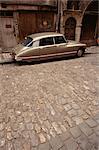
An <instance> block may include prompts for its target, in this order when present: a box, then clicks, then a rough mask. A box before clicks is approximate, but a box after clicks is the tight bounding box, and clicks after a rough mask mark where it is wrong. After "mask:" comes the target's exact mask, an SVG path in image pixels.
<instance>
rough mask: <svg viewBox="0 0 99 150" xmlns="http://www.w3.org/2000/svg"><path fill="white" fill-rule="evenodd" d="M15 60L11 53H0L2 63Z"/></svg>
mask: <svg viewBox="0 0 99 150" xmlns="http://www.w3.org/2000/svg"><path fill="white" fill-rule="evenodd" d="M6 62H13V59H12V56H11V55H10V53H1V54H0V63H1V64H2V63H6Z"/></svg>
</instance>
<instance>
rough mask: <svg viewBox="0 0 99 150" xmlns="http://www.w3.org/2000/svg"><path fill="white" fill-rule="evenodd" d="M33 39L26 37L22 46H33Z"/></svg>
mask: <svg viewBox="0 0 99 150" xmlns="http://www.w3.org/2000/svg"><path fill="white" fill-rule="evenodd" d="M32 41H33V39H32V38H31V37H26V38H25V39H24V40H23V41H22V42H21V44H22V45H23V46H28V47H29V46H32V44H33V42H32Z"/></svg>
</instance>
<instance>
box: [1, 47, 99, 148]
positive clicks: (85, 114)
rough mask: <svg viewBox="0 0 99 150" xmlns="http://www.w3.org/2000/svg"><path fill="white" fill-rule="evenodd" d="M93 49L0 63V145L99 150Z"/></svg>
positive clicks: (97, 55) (98, 60) (98, 68)
mask: <svg viewBox="0 0 99 150" xmlns="http://www.w3.org/2000/svg"><path fill="white" fill-rule="evenodd" d="M98 74H99V48H98V47H96V46H94V47H90V48H87V50H86V53H85V56H84V57H81V58H66V59H61V60H56V61H49V62H42V63H36V64H23V65H22V64H21V65H20V64H17V63H8V64H3V65H2V64H0V150H99V76H98Z"/></svg>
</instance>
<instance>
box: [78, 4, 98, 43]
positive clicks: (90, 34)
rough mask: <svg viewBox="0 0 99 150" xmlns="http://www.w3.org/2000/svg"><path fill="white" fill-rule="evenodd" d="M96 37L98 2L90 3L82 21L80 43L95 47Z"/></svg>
mask: <svg viewBox="0 0 99 150" xmlns="http://www.w3.org/2000/svg"><path fill="white" fill-rule="evenodd" d="M97 36H98V1H92V2H91V3H90V4H89V5H88V7H87V9H86V10H85V13H84V17H83V20H82V30H81V41H82V42H85V43H87V44H88V45H95V44H96V39H97Z"/></svg>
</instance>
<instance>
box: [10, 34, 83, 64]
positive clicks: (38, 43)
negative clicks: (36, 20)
mask: <svg viewBox="0 0 99 150" xmlns="http://www.w3.org/2000/svg"><path fill="white" fill-rule="evenodd" d="M85 48H86V44H82V43H79V42H76V41H69V40H67V39H66V38H65V37H64V35H63V34H60V33H56V32H43V33H36V34H32V35H29V36H27V37H26V38H25V39H24V40H23V41H22V42H21V43H20V44H18V45H17V46H16V47H15V48H14V49H13V52H12V55H13V57H14V59H15V60H16V61H33V60H42V59H49V58H56V57H63V56H66V55H72V54H75V55H77V56H78V57H81V56H82V55H83V54H84V52H85Z"/></svg>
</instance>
